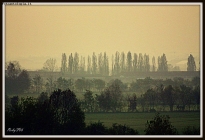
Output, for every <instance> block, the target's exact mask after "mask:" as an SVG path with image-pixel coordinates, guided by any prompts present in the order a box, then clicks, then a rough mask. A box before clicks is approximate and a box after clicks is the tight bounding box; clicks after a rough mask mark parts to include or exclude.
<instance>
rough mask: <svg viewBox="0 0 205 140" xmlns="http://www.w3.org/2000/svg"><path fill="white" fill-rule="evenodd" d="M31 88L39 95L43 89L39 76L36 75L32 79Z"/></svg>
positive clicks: (41, 79)
mask: <svg viewBox="0 0 205 140" xmlns="http://www.w3.org/2000/svg"><path fill="white" fill-rule="evenodd" d="M32 83H33V86H34V88H35V92H36V93H40V92H41V90H42V87H43V78H41V76H40V75H39V74H36V75H35V76H34V78H33V79H32Z"/></svg>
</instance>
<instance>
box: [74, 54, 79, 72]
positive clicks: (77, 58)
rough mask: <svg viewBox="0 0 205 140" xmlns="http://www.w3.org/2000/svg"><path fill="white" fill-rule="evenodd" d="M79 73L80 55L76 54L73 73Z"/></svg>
mask: <svg viewBox="0 0 205 140" xmlns="http://www.w3.org/2000/svg"><path fill="white" fill-rule="evenodd" d="M78 71H79V55H78V53H77V52H76V53H75V55H74V59H73V73H75V74H76V73H78Z"/></svg>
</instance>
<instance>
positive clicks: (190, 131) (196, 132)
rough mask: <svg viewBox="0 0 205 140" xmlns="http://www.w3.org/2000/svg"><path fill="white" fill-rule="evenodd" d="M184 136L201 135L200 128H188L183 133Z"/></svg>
mask: <svg viewBox="0 0 205 140" xmlns="http://www.w3.org/2000/svg"><path fill="white" fill-rule="evenodd" d="M182 134H183V135H200V127H198V128H196V127H194V126H193V127H191V126H187V127H186V128H184V129H183V131H182Z"/></svg>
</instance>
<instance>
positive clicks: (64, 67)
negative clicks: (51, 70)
mask: <svg viewBox="0 0 205 140" xmlns="http://www.w3.org/2000/svg"><path fill="white" fill-rule="evenodd" d="M61 72H62V73H65V72H67V57H66V54H65V53H63V54H62V59H61Z"/></svg>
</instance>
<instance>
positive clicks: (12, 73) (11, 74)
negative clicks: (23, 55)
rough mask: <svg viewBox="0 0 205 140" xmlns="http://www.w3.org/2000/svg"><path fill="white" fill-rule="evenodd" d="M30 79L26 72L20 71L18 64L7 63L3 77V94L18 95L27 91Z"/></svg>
mask: <svg viewBox="0 0 205 140" xmlns="http://www.w3.org/2000/svg"><path fill="white" fill-rule="evenodd" d="M30 85H31V79H30V77H29V74H28V72H27V71H26V70H21V69H20V65H19V63H18V62H16V61H14V63H13V62H9V64H8V65H7V69H6V76H5V93H6V94H7V93H8V94H20V93H23V92H24V91H26V90H28V89H29V88H30Z"/></svg>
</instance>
